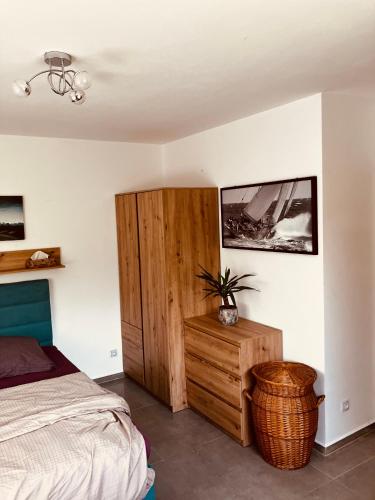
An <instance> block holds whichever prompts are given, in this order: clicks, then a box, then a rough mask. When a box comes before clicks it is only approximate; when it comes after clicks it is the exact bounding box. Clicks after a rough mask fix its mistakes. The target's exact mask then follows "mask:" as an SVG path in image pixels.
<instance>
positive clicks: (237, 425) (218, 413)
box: [186, 380, 242, 441]
mask: <svg viewBox="0 0 375 500" xmlns="http://www.w3.org/2000/svg"><path fill="white" fill-rule="evenodd" d="M186 389H187V397H188V404H189V406H191V407H192V408H194V409H195V410H197V411H198V412H199V413H201V414H202V415H204V416H206V417H207V418H208V419H210V420H212V422H214V423H215V424H216V425H218V426H219V427H221V428H222V429H223V430H224V431H226V432H228V433H229V434H231V435H232V436H233V437H234V438H235V439H237V440H238V441H242V435H241V417H242V415H241V412H240V411H239V410H236V409H235V408H233V407H232V406H230V405H228V404H226V403H224V401H222V400H221V399H218V398H216V397H215V396H213V395H212V394H210V393H209V392H207V391H205V390H204V389H202V388H201V387H199V386H198V385H196V384H194V382H191V381H190V380H187V381H186Z"/></svg>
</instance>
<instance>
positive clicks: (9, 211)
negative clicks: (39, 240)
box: [0, 196, 25, 241]
mask: <svg viewBox="0 0 375 500" xmlns="http://www.w3.org/2000/svg"><path fill="white" fill-rule="evenodd" d="M24 239H25V222H24V216H23V197H22V196H0V241H8V240H9V241H11V240H24Z"/></svg>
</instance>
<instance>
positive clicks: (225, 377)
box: [185, 353, 242, 409]
mask: <svg viewBox="0 0 375 500" xmlns="http://www.w3.org/2000/svg"><path fill="white" fill-rule="evenodd" d="M185 365H186V377H187V378H188V379H190V380H192V381H193V382H195V383H196V384H198V385H200V386H201V387H203V388H204V389H207V390H208V391H209V392H211V393H213V394H215V395H216V396H218V397H219V398H221V399H225V400H226V401H227V402H228V403H230V404H232V405H234V406H236V407H237V408H238V409H241V406H242V395H241V382H240V380H239V379H238V378H236V377H234V376H233V375H231V374H230V373H227V372H225V371H223V370H219V369H218V368H215V367H214V366H212V365H210V364H209V363H208V362H207V361H205V360H204V359H200V358H197V357H196V356H192V355H190V354H188V353H186V355H185Z"/></svg>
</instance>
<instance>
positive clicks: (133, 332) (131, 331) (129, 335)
mask: <svg viewBox="0 0 375 500" xmlns="http://www.w3.org/2000/svg"><path fill="white" fill-rule="evenodd" d="M121 336H122V338H123V339H125V340H127V341H128V342H131V343H132V344H134V345H136V346H137V347H139V348H140V349H142V350H143V335H142V330H141V329H139V328H137V327H136V326H133V325H130V324H129V323H126V322H125V321H121Z"/></svg>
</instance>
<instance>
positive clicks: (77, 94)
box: [13, 51, 91, 104]
mask: <svg viewBox="0 0 375 500" xmlns="http://www.w3.org/2000/svg"><path fill="white" fill-rule="evenodd" d="M44 61H45V62H46V63H47V64H48V65H49V69H46V70H44V71H39V72H38V73H36V74H35V75H33V76H32V77H31V78H29V79H28V80H26V81H24V80H17V81H16V82H14V84H13V90H14V92H15V94H16V95H18V96H19V97H27V96H29V95H30V94H31V86H30V82H32V81H33V80H34V79H35V78H37V77H38V76H41V75H45V74H46V75H47V81H48V83H49V86H50V88H51V90H52V91H53V92H54V93H55V94H57V95H60V96H64V95H65V94H67V93H68V92H69V97H70V100H71V102H73V103H75V104H81V103H83V102H84V101H85V98H86V94H85V92H84V90H86V89H88V88H89V87H90V85H91V79H90V76H89V74H88V73H87V71H75V70H73V69H69V70H66V66H69V65H70V64H71V56H70V55H69V54H66V53H65V52H57V51H50V52H46V53H45V54H44Z"/></svg>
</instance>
